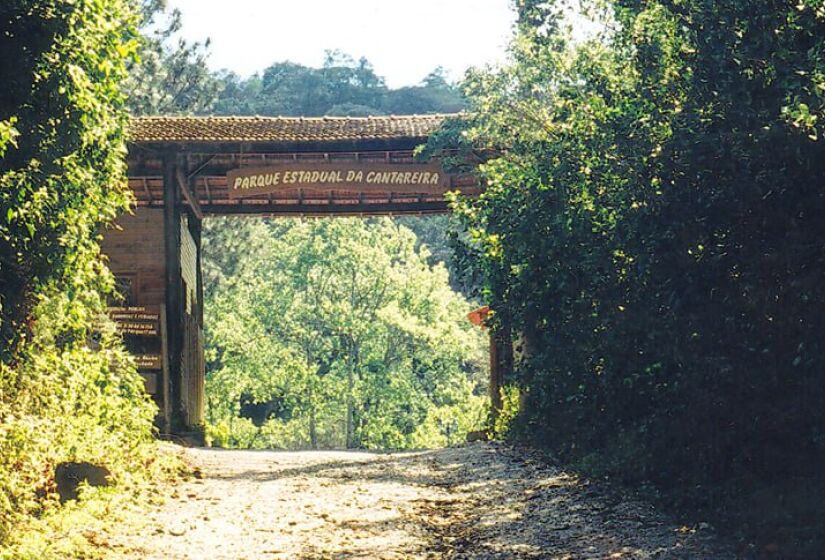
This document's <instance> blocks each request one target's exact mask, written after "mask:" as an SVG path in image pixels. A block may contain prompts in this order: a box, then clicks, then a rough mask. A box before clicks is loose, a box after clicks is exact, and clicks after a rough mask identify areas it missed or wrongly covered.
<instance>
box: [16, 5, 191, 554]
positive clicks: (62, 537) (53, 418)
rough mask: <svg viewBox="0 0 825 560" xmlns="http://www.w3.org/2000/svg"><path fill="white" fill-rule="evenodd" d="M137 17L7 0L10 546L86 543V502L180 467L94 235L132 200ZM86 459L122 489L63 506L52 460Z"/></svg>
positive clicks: (71, 549)
mask: <svg viewBox="0 0 825 560" xmlns="http://www.w3.org/2000/svg"><path fill="white" fill-rule="evenodd" d="M138 21H139V20H138V13H137V11H136V10H135V9H134V7H133V6H132V5H130V4H129V3H128V2H126V1H120V0H113V1H111V2H106V3H105V4H104V3H101V2H92V1H85V0H79V1H73V2H65V1H62V0H42V1H39V0H38V1H14V0H13V1H10V2H4V3H3V5H2V7H0V52H2V53H3V55H2V56H1V57H0V75H2V76H3V77H4V85H3V90H2V93H0V156H2V159H0V337H2V339H1V340H0V557H2V558H35V557H36V558H66V557H70V556H71V555H72V554H75V553H79V552H77V551H78V550H81V549H82V547H83V543H88V541H87V539H85V538H84V537H83V536H82V535H78V534H77V531H75V530H74V524H75V522H77V520H78V519H79V518H81V517H83V516H84V515H87V514H88V512H89V511H91V510H93V509H95V508H97V509H102V510H105V509H106V508H107V507H109V506H108V505H107V504H112V503H114V502H115V501H117V500H119V499H121V497H122V496H123V495H124V490H126V489H130V490H135V489H136V488H137V487H139V486H141V484H142V483H143V482H145V481H147V480H148V479H149V478H151V477H153V476H155V475H157V476H165V474H168V473H171V472H172V470H174V468H175V466H174V461H173V460H167V459H166V458H165V457H164V456H161V454H159V453H158V448H157V446H156V444H155V442H154V441H153V437H152V418H153V417H154V413H155V411H154V409H153V405H151V404H150V401H149V400H148V398H147V396H146V395H145V393H144V390H143V381H142V379H141V378H140V376H139V375H138V373H137V370H136V369H135V367H134V364H133V362H132V360H131V358H130V357H129V356H128V355H127V354H126V353H125V352H124V351H123V349H122V347H121V344H120V341H119V339H118V336H117V334H116V333H115V330H114V328H113V326H112V325H111V324H110V322H109V321H108V319H107V317H106V315H105V306H106V301H107V298H109V297H113V294H112V288H113V285H114V282H113V278H112V276H111V274H110V273H109V272H108V270H107V269H106V265H105V262H104V259H103V257H102V256H101V254H100V251H99V247H98V235H99V232H100V231H102V229H103V228H104V227H105V226H106V225H107V224H109V223H111V221H112V220H113V219H114V218H115V217H116V216H117V215H118V214H120V213H122V212H124V211H125V210H126V209H127V208H128V206H129V203H130V201H131V196H130V193H129V191H128V189H127V187H126V181H125V169H126V166H125V162H124V154H125V144H124V131H125V126H126V119H127V114H126V110H125V105H124V103H125V99H124V97H123V95H122V94H121V93H120V89H119V85H120V83H121V81H122V80H123V79H124V78H125V76H126V60H127V58H128V57H129V56H131V55H132V53H133V52H134V50H135V48H136V46H137V37H138V31H137V28H136V25H137V24H138ZM79 462H88V463H90V464H94V465H98V466H100V467H101V468H102V469H105V470H106V472H107V473H108V479H109V482H110V483H111V484H113V485H114V486H115V488H116V489H114V490H108V489H107V490H99V491H98V492H97V493H96V494H95V496H96V498H95V499H94V500H92V501H91V502H90V504H92V503H93V504H94V505H90V508H89V509H86V510H84V509H82V508H75V507H74V506H71V507H68V508H63V509H62V511H61V508H59V507H58V506H59V503H60V502H59V497H58V493H57V486H58V483H59V481H58V480H57V478H58V476H57V475H56V472H57V470H58V465H60V464H64V463H79ZM170 469H171V470H170ZM127 493H128V492H127ZM75 514H76V515H75Z"/></svg>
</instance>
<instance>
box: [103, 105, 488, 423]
mask: <svg viewBox="0 0 825 560" xmlns="http://www.w3.org/2000/svg"><path fill="white" fill-rule="evenodd" d="M448 117H449V116H448V115H409V116H387V117H358V118H352V117H347V118H340V117H323V118H283V117H277V118H269V117H142V118H134V119H132V121H131V123H130V142H129V156H128V166H129V167H128V176H129V186H130V188H131V189H132V191H133V192H134V195H135V199H136V201H137V206H136V208H135V211H134V213H133V214H131V215H127V216H123V217H122V218H121V219H120V220H119V221H118V225H119V228H117V229H112V230H110V231H108V232H106V234H105V235H104V240H103V251H104V253H105V254H106V255H107V256H108V257H109V265H110V268H111V270H112V272H113V273H114V274H115V276H116V278H117V279H118V282H119V287H120V290H121V292H122V293H123V294H124V296H125V301H124V302H123V304H122V306H121V307H118V308H114V309H113V310H112V316H113V318H114V319H115V320H116V321H117V322H118V323H119V325H120V327H121V332H123V333H124V336H125V337H126V338H127V339H128V340H127V342H128V343H129V345H130V347H131V350H132V351H133V352H134V353H135V354H136V355H137V360H138V366H139V367H140V368H141V372H142V373H143V375H144V379H145V381H146V386H147V389H148V390H149V392H150V394H152V395H153V398H154V399H155V401H156V402H157V404H158V407H159V410H160V415H159V418H158V424H159V426H160V428H161V430H163V431H166V432H171V433H187V432H192V431H197V430H198V429H199V427H200V426H202V425H203V421H204V381H205V362H204V357H203V281H202V274H201V231H202V229H201V225H202V220H204V219H205V218H208V217H210V216H226V215H249V216H374V215H410V214H412V215H423V214H438V213H446V212H448V204H447V201H446V200H445V194H446V193H447V192H449V191H452V190H460V191H461V192H462V193H463V194H465V195H470V196H473V195H477V194H479V193H480V192H481V186H480V185H479V184H478V183H477V182H476V180H475V179H474V178H473V177H471V176H461V175H454V174H449V173H445V171H444V170H443V168H441V166H440V164H438V163H426V164H424V163H418V162H416V160H415V158H414V156H413V151H414V150H415V148H416V147H417V146H419V145H421V144H423V143H424V142H426V140H427V138H428V136H429V135H430V134H431V133H433V132H434V131H435V130H436V129H437V128H438V127H439V126H440V125H441V124H442V123H443V122H444V120H445V119H446V118H448Z"/></svg>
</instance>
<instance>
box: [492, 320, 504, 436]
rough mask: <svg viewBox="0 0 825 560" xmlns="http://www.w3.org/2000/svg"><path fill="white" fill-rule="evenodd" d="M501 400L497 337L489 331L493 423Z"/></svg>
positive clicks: (500, 406) (499, 410)
mask: <svg viewBox="0 0 825 560" xmlns="http://www.w3.org/2000/svg"><path fill="white" fill-rule="evenodd" d="M502 405H503V403H502V401H501V362H500V360H499V343H498V337H497V336H496V333H495V332H494V331H490V413H491V415H492V417H493V423H495V419H496V418H497V417H498V414H499V412H501V408H502Z"/></svg>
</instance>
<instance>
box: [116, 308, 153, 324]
mask: <svg viewBox="0 0 825 560" xmlns="http://www.w3.org/2000/svg"><path fill="white" fill-rule="evenodd" d="M109 317H111V318H112V320H113V321H115V322H122V321H160V310H159V309H157V308H154V307H146V306H139V307H110V308H109Z"/></svg>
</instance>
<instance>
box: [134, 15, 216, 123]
mask: <svg viewBox="0 0 825 560" xmlns="http://www.w3.org/2000/svg"><path fill="white" fill-rule="evenodd" d="M181 26H182V22H181V14H180V11H178V10H171V11H167V10H166V6H165V2H160V1H154V0H149V1H146V2H143V19H142V24H141V29H142V31H143V33H142V34H141V35H140V37H139V46H138V50H137V56H136V57H135V58H134V59H132V60H131V61H130V63H129V65H128V78H127V79H126V81H125V83H124V87H123V91H125V92H127V94H128V99H127V105H128V108H129V112H130V113H131V114H132V115H187V114H195V113H204V112H209V110H210V109H211V108H212V106H213V104H214V103H215V100H216V99H217V96H218V93H219V92H220V89H221V82H220V80H219V79H218V78H217V77H216V76H215V75H214V73H213V72H211V71H210V70H209V68H208V66H207V64H206V59H207V56H208V49H209V41H208V40H207V41H205V42H204V43H188V42H186V41H184V40H183V39H181V40H178V41H177V42H176V43H173V42H172V38H173V37H174V35H175V34H176V33H177V32H178V31H180V28H181Z"/></svg>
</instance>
